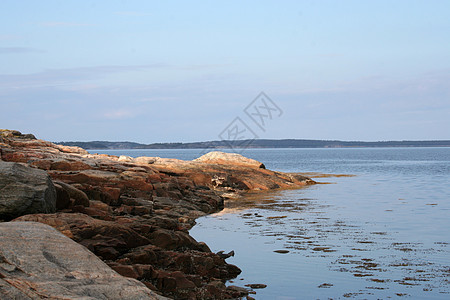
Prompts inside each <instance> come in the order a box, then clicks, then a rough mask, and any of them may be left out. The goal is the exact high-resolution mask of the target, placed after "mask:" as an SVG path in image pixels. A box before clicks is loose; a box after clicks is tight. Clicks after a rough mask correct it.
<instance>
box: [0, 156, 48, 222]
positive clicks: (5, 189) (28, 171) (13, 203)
mask: <svg viewBox="0 0 450 300" xmlns="http://www.w3.org/2000/svg"><path fill="white" fill-rule="evenodd" d="M0 191H1V193H0V219H3V220H11V219H13V218H16V217H19V216H22V215H26V214H34V213H54V212H55V211H56V190H55V187H54V185H53V183H52V181H51V179H50V177H49V176H48V174H47V172H45V171H43V170H38V169H34V168H31V167H28V166H26V165H24V164H20V163H14V162H4V161H0Z"/></svg>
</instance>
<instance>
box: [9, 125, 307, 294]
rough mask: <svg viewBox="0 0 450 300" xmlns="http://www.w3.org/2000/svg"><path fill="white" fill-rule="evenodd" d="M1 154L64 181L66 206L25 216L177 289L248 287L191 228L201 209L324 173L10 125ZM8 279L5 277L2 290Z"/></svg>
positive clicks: (128, 272) (132, 272) (142, 277)
mask: <svg viewBox="0 0 450 300" xmlns="http://www.w3.org/2000/svg"><path fill="white" fill-rule="evenodd" d="M0 159H1V160H3V161H9V162H22V163H26V164H28V165H29V166H32V167H33V168H36V169H41V170H44V171H45V172H47V173H48V174H49V175H50V177H51V178H52V179H53V181H54V182H55V186H56V191H57V197H56V205H57V209H58V210H59V212H58V213H50V214H32V215H26V216H21V217H19V218H18V219H16V221H35V222H40V223H44V224H48V225H50V226H52V227H53V228H55V229H57V230H58V231H60V232H61V233H63V234H64V235H66V236H67V237H69V238H71V239H73V240H74V241H76V242H78V243H80V244H81V245H83V246H85V247H86V248H88V249H89V250H90V251H92V252H93V253H94V254H95V255H97V256H98V257H100V258H101V259H103V260H104V261H105V262H107V263H108V265H109V266H111V267H112V268H113V269H114V270H116V271H117V272H118V273H120V274H122V275H124V276H127V277H129V278H134V279H137V280H139V281H141V282H142V283H144V284H145V286H147V287H149V288H151V289H153V290H156V291H158V292H160V293H162V294H164V295H165V296H168V297H171V298H174V299H232V298H239V297H243V296H245V295H246V294H247V292H246V291H247V290H246V289H233V288H227V287H226V286H225V285H224V284H223V283H224V282H225V281H226V280H228V279H232V278H234V277H236V276H237V275H238V274H239V273H240V270H239V268H238V267H236V266H234V265H231V264H228V263H226V261H225V260H224V258H222V257H220V256H219V255H217V254H215V253H212V252H211V250H210V249H209V248H208V246H207V245H206V244H204V243H201V242H197V241H196V240H195V239H193V238H192V237H191V236H190V235H189V234H188V230H189V229H190V228H191V227H192V226H193V225H194V224H195V219H196V218H198V217H200V216H203V215H205V214H209V213H213V212H217V211H219V210H221V209H222V208H223V207H224V199H225V197H229V196H230V195H239V194H244V193H245V192H247V191H252V190H268V189H276V188H299V187H302V186H304V185H307V184H311V183H314V182H313V181H312V180H310V179H309V178H306V177H302V176H300V175H296V174H286V173H280V172H274V171H270V170H266V169H264V168H263V167H264V166H263V165H262V164H261V163H260V162H257V161H254V160H252V159H247V158H245V157H243V156H240V155H235V154H227V153H220V152H216V153H213V154H209V155H205V156H203V157H201V158H199V159H197V160H195V161H182V160H177V159H165V158H159V157H153V158H152V157H140V158H131V157H116V156H112V155H98V154H89V153H88V152H87V151H85V150H83V149H81V148H77V147H65V146H60V145H55V144H53V143H50V142H46V141H42V140H37V139H35V138H34V136H32V135H23V134H21V133H20V132H16V131H7V130H6V131H5V130H3V131H2V130H0ZM41 172H43V171H41ZM45 172H44V173H45ZM2 288H3V286H2V285H1V281H0V298H1V296H2V291H3V290H2ZM19 298H20V297H19Z"/></svg>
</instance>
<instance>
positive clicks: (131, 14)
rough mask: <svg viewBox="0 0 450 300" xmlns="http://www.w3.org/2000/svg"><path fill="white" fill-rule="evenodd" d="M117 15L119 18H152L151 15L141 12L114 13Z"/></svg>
mask: <svg viewBox="0 0 450 300" xmlns="http://www.w3.org/2000/svg"><path fill="white" fill-rule="evenodd" d="M114 14H115V15H119V16H129V17H145V16H151V15H152V14H151V13H145V12H140V11H116V12H114Z"/></svg>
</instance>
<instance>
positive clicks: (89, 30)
mask: <svg viewBox="0 0 450 300" xmlns="http://www.w3.org/2000/svg"><path fill="white" fill-rule="evenodd" d="M261 91H264V92H265V93H266V94H267V95H268V96H269V97H270V98H271V99H272V100H273V102H274V103H276V105H277V106H278V107H279V108H280V109H281V110H282V111H283V113H282V115H281V116H279V117H278V116H277V117H274V118H273V119H272V120H268V122H267V124H266V127H265V130H261V128H259V127H257V126H256V125H255V124H254V123H252V121H251V119H249V118H248V116H247V115H246V114H245V113H244V109H245V107H246V106H247V105H248V104H249V103H250V102H252V100H253V99H254V98H255V97H256V96H257V95H258V94H259V93H260V92H261ZM0 104H1V107H2V109H1V110H0V128H9V129H17V130H20V131H22V132H27V133H28V132H31V133H34V134H35V135H37V136H38V137H40V138H43V139H47V140H52V141H68V140H82V141H89V140H114V141H119V140H129V141H137V142H145V143H151V142H178V141H184V142H187V141H205V140H216V139H219V138H218V136H219V134H220V133H221V132H222V131H223V130H224V128H227V126H228V125H229V124H230V122H232V121H233V120H234V119H235V118H236V117H240V118H241V120H243V122H245V123H246V124H247V125H248V126H249V127H250V128H251V129H252V130H254V132H255V134H256V135H257V136H258V137H260V138H306V139H340V140H365V141H374V140H403V139H410V140H411V139H412V140H430V139H450V131H449V128H450V118H449V116H450V1H444V0H443V1H412V0H408V1H401V0H399V1H221V2H219V1H100V0H97V1H72V0H66V1H50V0H43V1H31V0H29V1H25V0H22V1H17V0H14V1H10V0H2V1H1V2H0Z"/></svg>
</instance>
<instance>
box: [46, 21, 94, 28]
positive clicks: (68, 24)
mask: <svg viewBox="0 0 450 300" xmlns="http://www.w3.org/2000/svg"><path fill="white" fill-rule="evenodd" d="M39 25H40V26H43V27H86V26H94V24H88V23H72V22H41V23H39Z"/></svg>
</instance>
